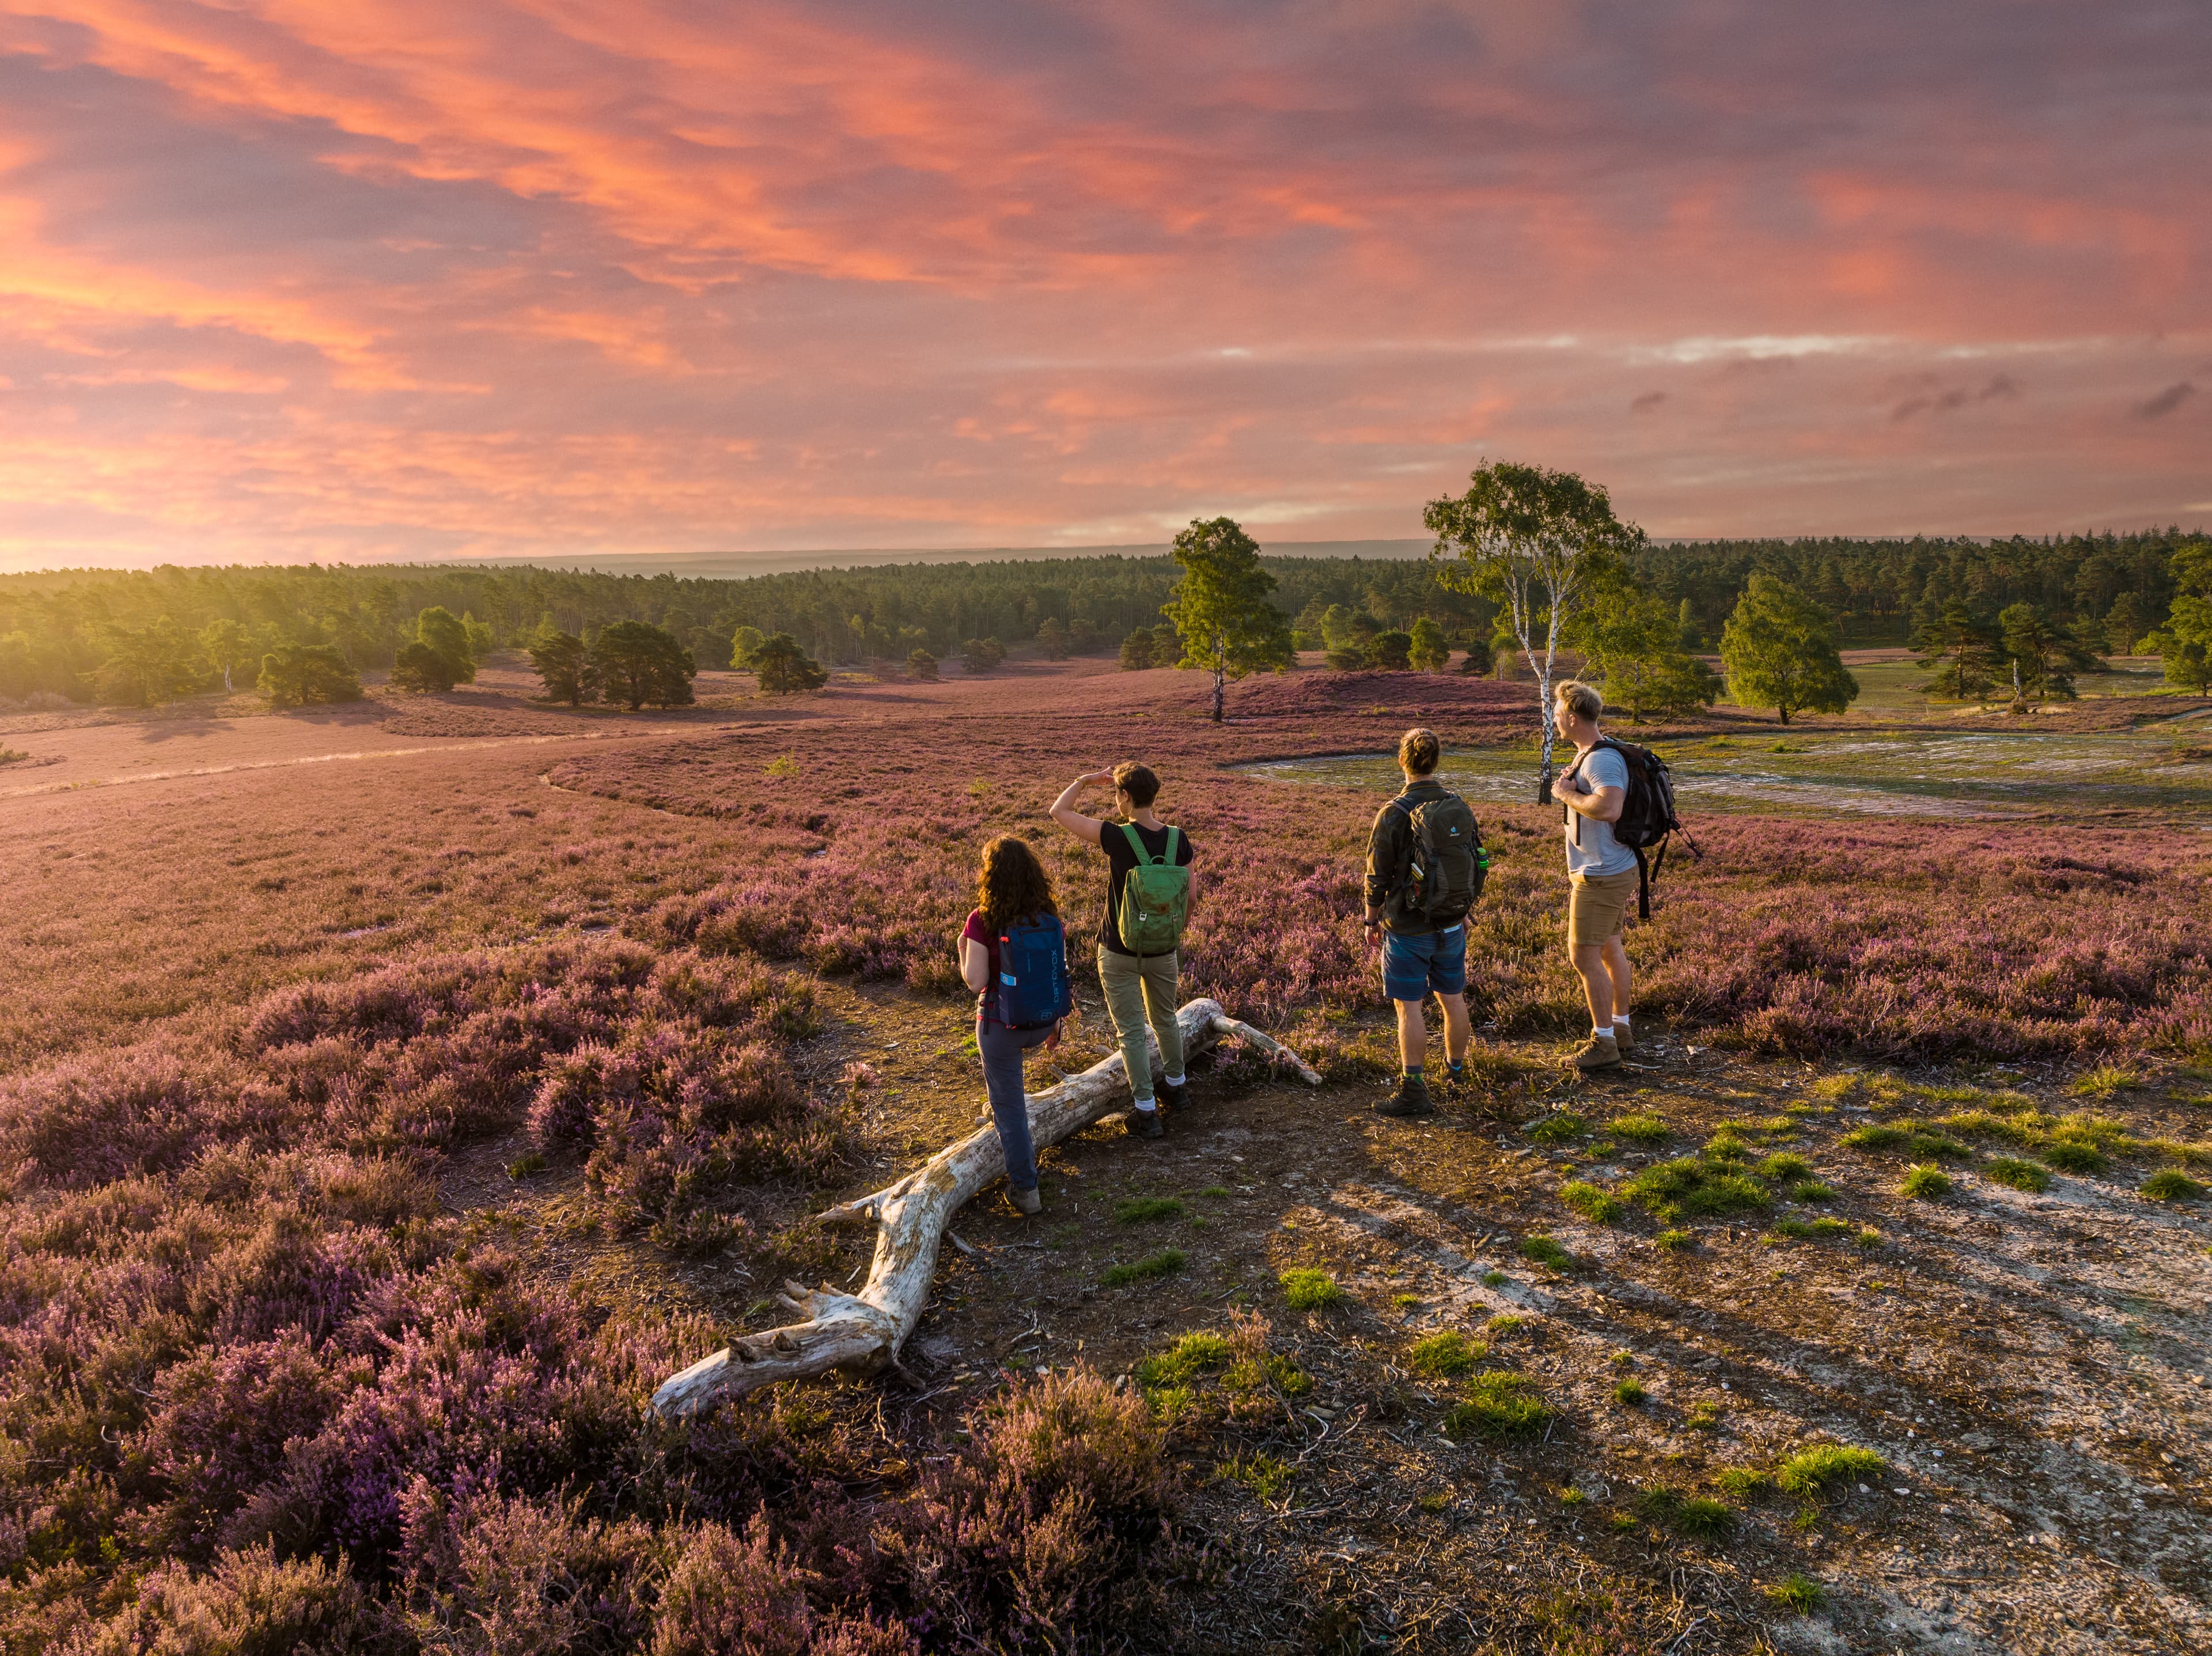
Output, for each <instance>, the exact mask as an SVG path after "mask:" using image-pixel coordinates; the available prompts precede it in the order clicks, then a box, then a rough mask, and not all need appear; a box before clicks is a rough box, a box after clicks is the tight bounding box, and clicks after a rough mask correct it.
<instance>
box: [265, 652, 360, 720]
mask: <svg viewBox="0 0 2212 1656" xmlns="http://www.w3.org/2000/svg"><path fill="white" fill-rule="evenodd" d="M254 688H256V689H258V690H259V691H260V692H261V694H262V695H264V696H266V697H267V698H268V699H269V705H270V707H314V706H317V705H319V704H322V703H327V702H335V701H360V700H361V680H360V679H359V678H358V677H357V676H355V673H354V670H353V669H352V668H351V667H350V666H349V665H347V664H346V658H345V657H343V655H341V654H340V653H339V652H338V647H337V646H336V645H335V644H287V645H285V646H283V647H282V648H281V649H276V650H272V651H270V652H269V653H268V654H267V655H265V656H264V657H262V658H261V676H260V678H259V679H258V681H256V682H255V685H254Z"/></svg>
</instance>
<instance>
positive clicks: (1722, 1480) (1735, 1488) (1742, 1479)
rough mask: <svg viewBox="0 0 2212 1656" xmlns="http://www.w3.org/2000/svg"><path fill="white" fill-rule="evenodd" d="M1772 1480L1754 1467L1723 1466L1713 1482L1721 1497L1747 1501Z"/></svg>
mask: <svg viewBox="0 0 2212 1656" xmlns="http://www.w3.org/2000/svg"><path fill="white" fill-rule="evenodd" d="M1772 1481H1773V1480H1772V1479H1771V1478H1770V1477H1767V1475H1766V1474H1765V1472H1762V1471H1759V1468H1758V1467H1756V1466H1723V1468H1721V1470H1720V1471H1719V1473H1718V1474H1717V1476H1716V1477H1714V1479H1713V1482H1714V1483H1716V1484H1717V1485H1718V1486H1719V1487H1720V1490H1721V1493H1722V1494H1723V1495H1733V1496H1735V1498H1736V1499H1737V1500H1738V1501H1748V1500H1750V1499H1751V1498H1752V1496H1753V1495H1757V1494H1758V1493H1759V1491H1760V1490H1761V1489H1765V1487H1766V1486H1767V1484H1768V1483H1771V1482H1772Z"/></svg>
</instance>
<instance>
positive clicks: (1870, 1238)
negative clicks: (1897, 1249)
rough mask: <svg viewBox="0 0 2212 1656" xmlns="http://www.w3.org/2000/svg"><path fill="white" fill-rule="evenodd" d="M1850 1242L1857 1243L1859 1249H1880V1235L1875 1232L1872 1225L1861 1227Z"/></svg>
mask: <svg viewBox="0 0 2212 1656" xmlns="http://www.w3.org/2000/svg"><path fill="white" fill-rule="evenodd" d="M1851 1240H1853V1241H1854V1242H1856V1243H1857V1244H1858V1245H1859V1246H1860V1247H1881V1232H1880V1231H1878V1230H1876V1229H1875V1228H1874V1227H1873V1226H1872V1225H1861V1226H1860V1227H1859V1234H1857V1235H1856V1236H1854V1237H1852V1238H1851Z"/></svg>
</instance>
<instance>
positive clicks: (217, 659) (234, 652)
mask: <svg viewBox="0 0 2212 1656" xmlns="http://www.w3.org/2000/svg"><path fill="white" fill-rule="evenodd" d="M252 650H253V635H252V634H251V633H249V632H247V631H246V626H245V623H244V622H235V621H231V620H228V618H226V619H223V620H220V621H211V622H209V623H208V624H207V625H206V626H204V627H203V628H200V653H201V654H202V655H204V656H205V657H206V658H208V664H209V665H210V666H211V667H213V668H214V669H215V670H216V671H217V672H218V673H221V674H222V688H224V689H225V690H228V691H233V692H234V691H235V690H236V689H237V688H238V687H237V686H236V685H235V684H234V683H233V682H231V674H232V673H233V672H234V671H235V670H237V669H239V668H240V667H243V666H245V665H246V663H248V662H249V661H251V660H252V659H253V656H252Z"/></svg>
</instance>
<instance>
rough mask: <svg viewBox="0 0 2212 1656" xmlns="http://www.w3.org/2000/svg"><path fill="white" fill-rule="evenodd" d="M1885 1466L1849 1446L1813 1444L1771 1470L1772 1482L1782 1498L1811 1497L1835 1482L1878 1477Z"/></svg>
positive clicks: (1873, 1455) (1868, 1452)
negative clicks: (1780, 1490) (1794, 1496)
mask: <svg viewBox="0 0 2212 1656" xmlns="http://www.w3.org/2000/svg"><path fill="white" fill-rule="evenodd" d="M1888 1466H1889V1463H1888V1462H1887V1461H1886V1460H1884V1459H1882V1458H1881V1456H1880V1455H1878V1454H1876V1453H1875V1452H1874V1451H1873V1450H1871V1449H1862V1448H1860V1447H1858V1446H1857V1444H1853V1443H1814V1444H1811V1445H1808V1447H1805V1448H1802V1449H1800V1450H1798V1451H1797V1453H1796V1454H1794V1455H1791V1456H1790V1458H1789V1459H1786V1460H1784V1462H1783V1463H1782V1464H1781V1465H1779V1466H1777V1467H1776V1468H1775V1469H1774V1482H1775V1483H1776V1484H1777V1486H1778V1487H1779V1488H1780V1489H1782V1491H1783V1492H1784V1494H1785V1495H1818V1494H1820V1492H1821V1491H1822V1490H1824V1489H1832V1488H1833V1487H1834V1486H1835V1485H1836V1484H1838V1483H1860V1482H1862V1481H1863V1480H1865V1479H1867V1478H1869V1477H1878V1476H1879V1475H1880V1474H1881V1473H1882V1472H1883V1471H1887V1469H1888Z"/></svg>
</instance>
